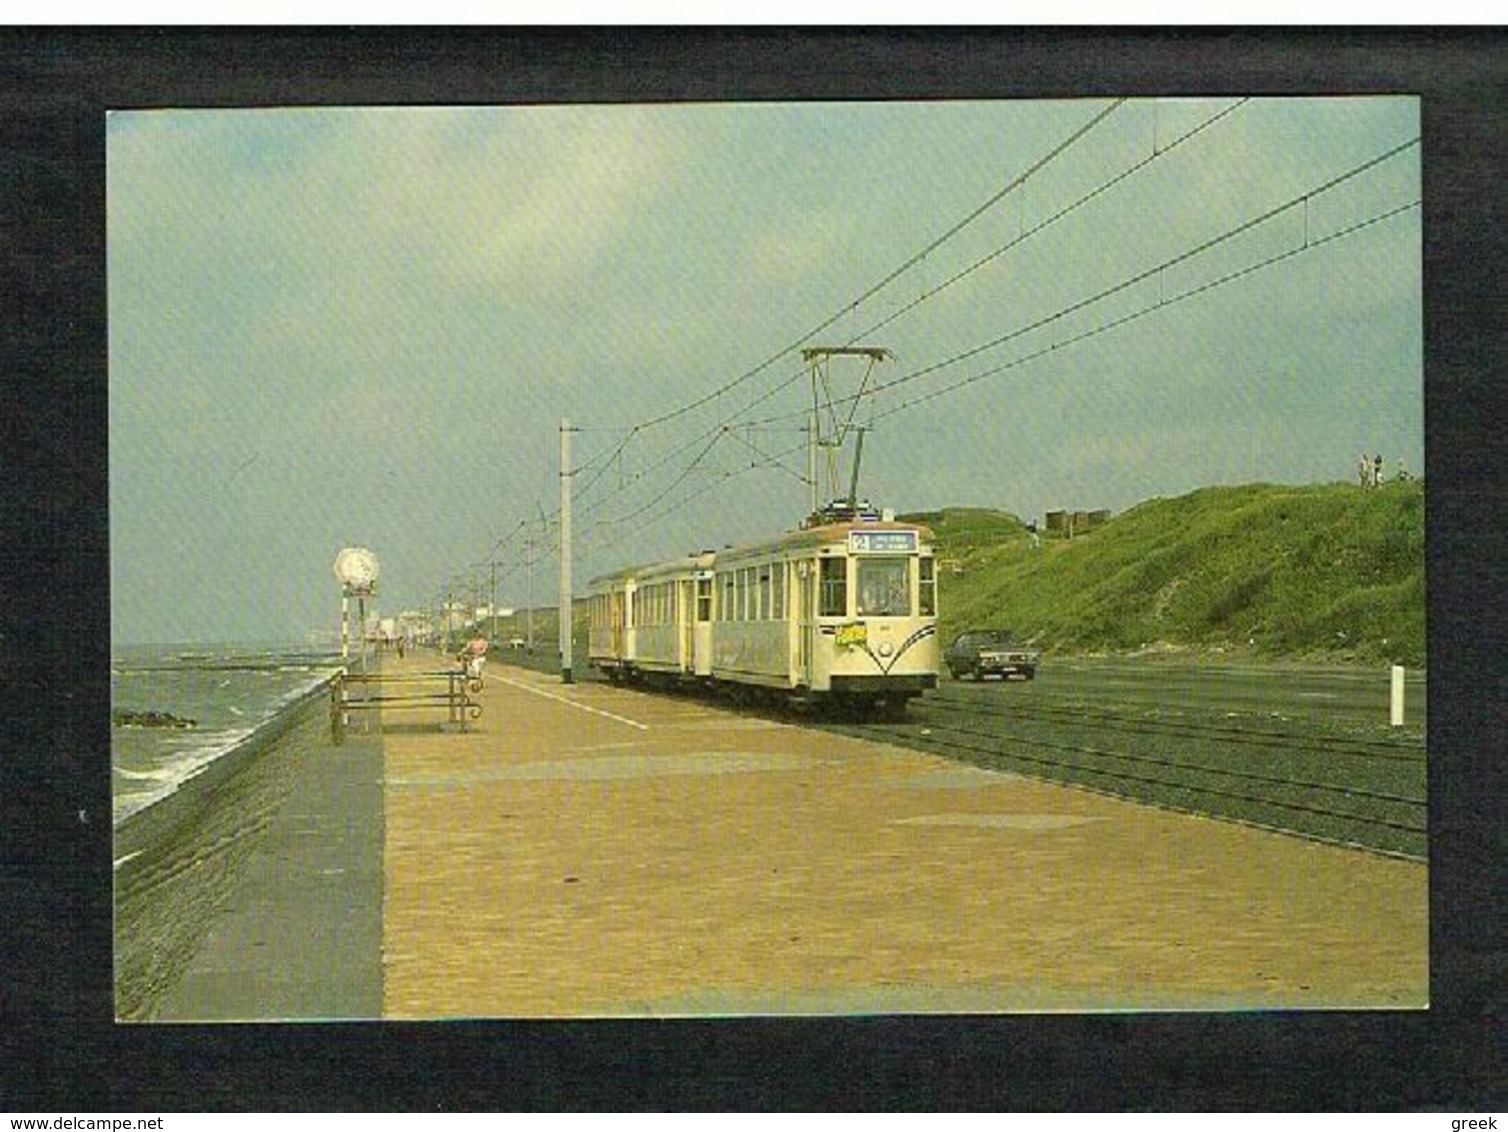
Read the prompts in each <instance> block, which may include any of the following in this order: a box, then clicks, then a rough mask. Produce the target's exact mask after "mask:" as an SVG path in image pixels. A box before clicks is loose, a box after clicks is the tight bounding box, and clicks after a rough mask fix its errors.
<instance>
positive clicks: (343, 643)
mask: <svg viewBox="0 0 1508 1132" xmlns="http://www.w3.org/2000/svg"><path fill="white" fill-rule="evenodd" d="M381 572H382V568H381V566H380V565H379V564H378V562H377V556H376V555H375V554H373V553H372V552H371V551H370V550H368V549H367V548H366V547H364V546H348V547H345V548H344V549H342V550H341V552H340V553H339V554H337V555H336V556H335V577H336V579H337V580H338V581H339V582H340V664H341V670H342V672H344V671H345V669H346V665H347V664H348V663H349V660H350V653H351V620H350V612H351V598H352V597H354V598H356V611H357V612H356V617H357V621H356V631H357V632H358V633H359V634H360V635H361V674H362V675H363V676H365V675H366V674H367V634H366V624H367V598H368V597H369V596H370V595H372V594H375V593H376V592H377V576H378V575H379V574H380V573H381ZM362 690H363V694H365V692H366V689H365V686H363V689H362ZM349 722H350V720H349V719H347V718H346V717H345V715H344V713H343V714H342V718H341V726H343V727H344V726H346V725H347V724H348V723H349Z"/></svg>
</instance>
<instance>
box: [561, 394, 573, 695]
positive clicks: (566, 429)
mask: <svg viewBox="0 0 1508 1132" xmlns="http://www.w3.org/2000/svg"><path fill="white" fill-rule="evenodd" d="M560 680H561V683H563V684H569V683H571V422H570V420H569V419H568V418H566V417H561V418H560Z"/></svg>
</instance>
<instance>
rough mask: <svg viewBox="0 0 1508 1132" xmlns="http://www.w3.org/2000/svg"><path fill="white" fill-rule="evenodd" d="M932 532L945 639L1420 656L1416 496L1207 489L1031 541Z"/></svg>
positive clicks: (1314, 489) (999, 527)
mask: <svg viewBox="0 0 1508 1132" xmlns="http://www.w3.org/2000/svg"><path fill="white" fill-rule="evenodd" d="M906 518H908V519H910V520H913V521H922V522H926V523H928V524H930V525H931V526H932V528H933V530H934V531H935V533H936V535H937V545H938V556H939V558H940V559H941V560H942V561H943V568H942V569H941V570H940V571H939V587H940V594H939V597H940V602H941V616H942V622H943V626H942V627H943V631H944V634H945V635H947V634H949V633H951V632H952V631H956V630H957V629H960V628H963V627H965V626H967V625H1004V626H1007V627H1010V628H1013V629H1015V630H1016V632H1017V634H1018V635H1019V636H1021V637H1024V638H1029V639H1030V640H1032V641H1034V642H1035V643H1036V644H1037V645H1038V647H1041V648H1043V649H1048V650H1063V651H1072V652H1086V651H1100V650H1104V651H1134V650H1139V649H1145V648H1155V647H1166V648H1171V649H1190V650H1205V651H1214V650H1224V651H1227V652H1237V653H1241V654H1244V655H1247V656H1252V657H1257V658H1269V659H1302V660H1330V661H1356V662H1364V663H1375V662H1393V663H1401V664H1408V665H1412V666H1419V665H1422V664H1423V663H1424V660H1425V630H1424V609H1425V597H1424V488H1423V485H1422V483H1420V482H1418V481H1411V482H1405V483H1391V484H1386V485H1384V486H1383V487H1381V488H1379V489H1376V490H1371V491H1367V490H1363V489H1361V488H1359V487H1356V486H1352V485H1348V484H1330V485H1315V486H1305V487H1287V486H1280V485H1268V484H1255V485H1250V486H1245V487H1216V488H1205V489H1202V490H1199V491H1195V492H1193V493H1191V494H1189V495H1185V496H1181V497H1179V498H1176V499H1154V500H1150V501H1148V502H1146V503H1142V504H1140V505H1138V506H1137V507H1135V508H1133V509H1131V510H1130V511H1127V512H1125V513H1123V514H1120V515H1117V516H1114V517H1112V518H1111V520H1110V521H1109V522H1108V523H1106V524H1105V525H1103V526H1101V527H1098V528H1096V529H1093V530H1091V531H1088V532H1084V533H1081V534H1079V535H1077V536H1076V537H1075V538H1073V539H1071V540H1069V539H1066V538H1062V537H1056V536H1055V537H1046V536H1045V535H1044V537H1043V538H1042V539H1041V545H1040V546H1039V547H1034V546H1033V544H1032V539H1031V537H1030V535H1029V533H1028V532H1027V529H1026V527H1025V525H1024V524H1022V522H1021V521H1020V520H1019V519H1017V518H1016V517H1015V516H1012V515H1008V514H1004V513H1002V512H997V511H986V510H978V509H958V508H949V509H945V510H943V511H940V512H930V513H924V514H914V515H909V516H906Z"/></svg>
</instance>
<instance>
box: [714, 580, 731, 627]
mask: <svg viewBox="0 0 1508 1132" xmlns="http://www.w3.org/2000/svg"><path fill="white" fill-rule="evenodd" d="M722 578H723V601H722V605H720V606H719V607H718V610H717V619H718V620H719V621H732V620H733V575H732V574H731V573H728V574H724V575H723V576H722Z"/></svg>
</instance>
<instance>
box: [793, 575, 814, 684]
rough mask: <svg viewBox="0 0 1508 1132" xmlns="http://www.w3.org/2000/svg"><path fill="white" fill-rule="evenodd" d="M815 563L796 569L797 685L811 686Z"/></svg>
mask: <svg viewBox="0 0 1508 1132" xmlns="http://www.w3.org/2000/svg"><path fill="white" fill-rule="evenodd" d="M816 566H817V564H816V562H815V561H811V562H802V563H801V564H800V565H799V566H798V567H797V568H796V576H797V581H798V587H797V588H798V589H799V590H800V594H801V596H800V605H801V610H800V628H799V630H798V636H799V638H800V641H799V643H798V645H797V648H796V666H797V670H798V671H797V673H796V680H797V683H800V684H805V685H806V686H807V687H808V688H810V687H811V686H812V657H813V656H814V655H815V653H816V649H817V569H816Z"/></svg>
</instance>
